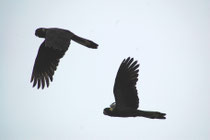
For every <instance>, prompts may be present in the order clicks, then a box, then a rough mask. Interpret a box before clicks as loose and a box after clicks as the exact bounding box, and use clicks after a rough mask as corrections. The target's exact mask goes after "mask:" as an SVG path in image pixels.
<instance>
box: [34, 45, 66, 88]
mask: <svg viewBox="0 0 210 140" xmlns="http://www.w3.org/2000/svg"><path fill="white" fill-rule="evenodd" d="M65 52H66V51H61V50H57V49H53V48H49V47H46V46H45V41H44V42H43V43H42V44H41V46H40V48H39V51H38V54H37V57H36V60H35V63H34V67H33V72H32V76H31V82H33V87H34V86H36V85H37V88H38V89H39V88H40V87H42V89H43V88H44V87H45V85H46V86H47V87H48V86H49V81H52V80H53V75H54V72H55V71H56V68H57V66H58V63H59V60H60V58H62V57H63V56H64V54H65Z"/></svg>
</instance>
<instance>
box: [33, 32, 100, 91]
mask: <svg viewBox="0 0 210 140" xmlns="http://www.w3.org/2000/svg"><path fill="white" fill-rule="evenodd" d="M35 35H36V36H37V37H40V38H44V39H45V40H44V41H43V42H42V44H41V46H40V48H39V51H38V54H37V57H36V60H35V63H34V67H33V72H32V76H31V82H33V87H35V86H36V85H37V88H38V89H39V88H40V87H42V89H43V88H44V87H45V85H46V86H47V87H48V86H49V83H50V81H53V75H54V72H55V71H56V69H57V66H58V63H59V61H60V59H61V58H62V57H63V56H64V54H65V52H66V51H67V50H68V47H69V45H70V41H71V40H73V41H75V42H77V43H79V44H81V45H83V46H86V47H88V48H91V49H97V47H98V44H96V43H95V42H93V41H91V40H88V39H85V38H82V37H79V36H77V35H75V34H74V33H72V32H71V31H68V30H65V29H60V28H38V29H36V31H35Z"/></svg>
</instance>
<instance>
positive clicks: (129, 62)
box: [114, 57, 139, 109]
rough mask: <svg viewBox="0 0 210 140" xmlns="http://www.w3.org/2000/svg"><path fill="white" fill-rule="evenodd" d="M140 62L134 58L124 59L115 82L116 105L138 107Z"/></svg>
mask: <svg viewBox="0 0 210 140" xmlns="http://www.w3.org/2000/svg"><path fill="white" fill-rule="evenodd" d="M138 68H139V64H137V61H134V60H133V58H130V57H128V58H127V59H124V60H123V62H122V63H121V65H120V68H119V70H118V72H117V76H116V78H115V84H114V96H115V101H116V106H120V108H121V107H129V108H134V109H137V108H138V106H139V98H138V95H137V94H138V93H137V89H136V82H137V81H138V72H139V70H138Z"/></svg>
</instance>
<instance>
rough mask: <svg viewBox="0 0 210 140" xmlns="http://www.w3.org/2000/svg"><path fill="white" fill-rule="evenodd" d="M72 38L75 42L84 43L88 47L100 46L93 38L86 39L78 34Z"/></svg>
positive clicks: (95, 47)
mask: <svg viewBox="0 0 210 140" xmlns="http://www.w3.org/2000/svg"><path fill="white" fill-rule="evenodd" d="M72 40H74V41H75V42H77V43H79V44H81V45H84V46H86V47H88V48H92V49H97V47H98V44H96V43H95V42H93V41H91V40H88V39H85V38H82V37H79V36H77V35H74V36H73V37H72Z"/></svg>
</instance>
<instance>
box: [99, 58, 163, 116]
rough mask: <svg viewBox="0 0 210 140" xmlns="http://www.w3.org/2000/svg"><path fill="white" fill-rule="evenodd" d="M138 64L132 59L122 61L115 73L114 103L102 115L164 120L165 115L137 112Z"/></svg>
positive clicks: (155, 112) (153, 112)
mask: <svg viewBox="0 0 210 140" xmlns="http://www.w3.org/2000/svg"><path fill="white" fill-rule="evenodd" d="M138 68H139V64H138V63H137V61H134V59H133V58H130V57H128V58H127V59H124V60H123V62H122V63H121V65H120V68H119V70H118V72H117V76H116V78H115V84H114V90H113V92H114V97H115V102H114V103H112V104H111V105H110V107H109V108H105V109H104V111H103V113H104V115H108V116H112V117H138V116H141V117H146V118H150V119H165V115H166V114H165V113H161V112H157V111H143V110H138V107H139V98H138V95H137V94H138V92H137V89H136V83H137V81H138V72H139V69H138Z"/></svg>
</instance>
